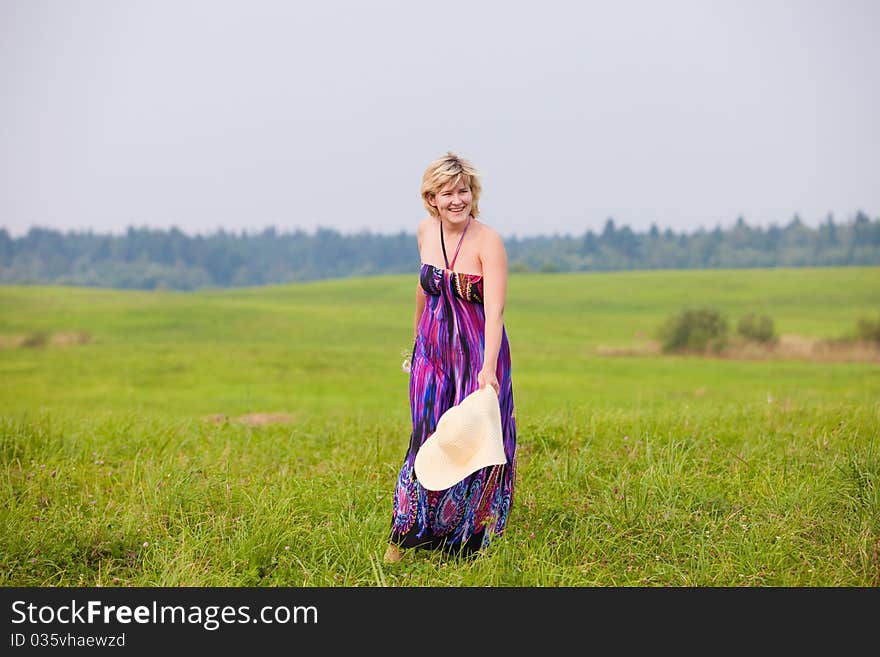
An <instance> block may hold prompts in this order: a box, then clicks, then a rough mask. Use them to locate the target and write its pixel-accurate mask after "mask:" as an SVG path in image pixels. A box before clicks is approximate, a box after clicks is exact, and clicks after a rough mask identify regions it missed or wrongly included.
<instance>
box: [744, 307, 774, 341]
mask: <svg viewBox="0 0 880 657" xmlns="http://www.w3.org/2000/svg"><path fill="white" fill-rule="evenodd" d="M736 331H737V333H739V335H740V336H742V337H743V338H745V339H746V340H752V341H753V342H762V343H764V344H773V343H774V342H776V340H777V338H776V331H775V330H774V329H773V320H772V319H771V318H770V317H768V316H767V315H755V314H752V313H749V314H748V315H745V316H744V317H741V318H740V320H739V324H737V327H736Z"/></svg>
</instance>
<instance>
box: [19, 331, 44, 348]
mask: <svg viewBox="0 0 880 657" xmlns="http://www.w3.org/2000/svg"><path fill="white" fill-rule="evenodd" d="M48 342H49V336H48V335H47V334H46V333H43V332H40V331H35V332H34V333H29V334H28V335H27V336H26V337H25V339H24V340H22V342H21V346H22V347H27V348H30V349H39V348H42V347H45V346H46V344H47V343H48Z"/></svg>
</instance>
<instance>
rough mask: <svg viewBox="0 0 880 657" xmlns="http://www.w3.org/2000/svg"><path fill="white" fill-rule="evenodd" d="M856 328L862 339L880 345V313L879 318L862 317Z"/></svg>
mask: <svg viewBox="0 0 880 657" xmlns="http://www.w3.org/2000/svg"><path fill="white" fill-rule="evenodd" d="M856 330H857V332H858V335H859V339H860V340H865V341H866V342H873V343H875V344H877V345H880V315H878V316H877V319H871V318H870V317H862V318H861V319H859V321H858V322H857V323H856Z"/></svg>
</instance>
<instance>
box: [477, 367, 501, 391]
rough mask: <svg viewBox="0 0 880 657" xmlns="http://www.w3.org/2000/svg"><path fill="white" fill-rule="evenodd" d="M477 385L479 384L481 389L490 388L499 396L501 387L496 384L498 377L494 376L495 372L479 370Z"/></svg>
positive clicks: (484, 369)
mask: <svg viewBox="0 0 880 657" xmlns="http://www.w3.org/2000/svg"><path fill="white" fill-rule="evenodd" d="M477 383H479V384H480V387H481V388H483V387H485V386H492V387H493V388H494V389H495V394H496V395H499V396H500V395H501V392H500V391H501V386H500V385H499V384H498V377H496V376H495V370H487V369H486V368H483V369H481V370H480V372H479V374H477Z"/></svg>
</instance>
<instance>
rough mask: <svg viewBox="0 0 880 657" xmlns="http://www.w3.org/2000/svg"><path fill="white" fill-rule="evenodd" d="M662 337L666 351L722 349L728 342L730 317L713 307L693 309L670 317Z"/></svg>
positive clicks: (661, 332)
mask: <svg viewBox="0 0 880 657" xmlns="http://www.w3.org/2000/svg"><path fill="white" fill-rule="evenodd" d="M659 337H660V340H661V342H662V344H663V351H664V352H666V353H669V352H682V351H696V352H705V351H710V350H711V351H715V352H719V351H721V350H722V349H723V348H724V347H725V345H726V344H727V320H726V319H725V318H724V317H723V316H722V315H721V313H720V312H718V311H717V310H715V309H713V308H692V309H688V310H684V311H682V312H681V313H679V314H677V315H674V316H673V317H670V318H669V319H667V320H666V323H665V324H663V326H662V327H661V328H660V331H659Z"/></svg>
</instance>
